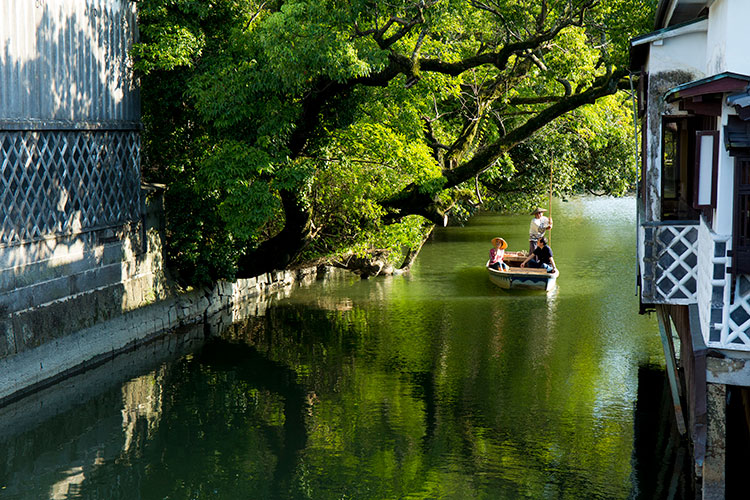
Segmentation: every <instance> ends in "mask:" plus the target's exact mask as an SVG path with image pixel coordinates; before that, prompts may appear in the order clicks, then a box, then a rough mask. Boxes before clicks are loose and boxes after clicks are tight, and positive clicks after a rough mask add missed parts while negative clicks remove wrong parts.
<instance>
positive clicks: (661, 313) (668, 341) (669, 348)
mask: <svg viewBox="0 0 750 500" xmlns="http://www.w3.org/2000/svg"><path fill="white" fill-rule="evenodd" d="M656 317H657V319H658V320H659V321H658V323H659V334H660V335H659V336H660V337H661V346H662V348H663V349H664V360H665V361H666V364H667V378H668V379H669V388H670V392H671V393H672V404H673V406H674V416H675V420H676V422H677V431H678V432H679V433H680V435H681V436H684V435H685V429H686V426H685V416H684V414H683V412H682V402H681V400H682V397H681V396H682V388H681V386H680V381H679V378H678V375H677V360H676V358H675V353H674V345H673V344H672V326H671V324H670V319H669V314H668V313H667V311H665V310H664V306H663V305H657V306H656Z"/></svg>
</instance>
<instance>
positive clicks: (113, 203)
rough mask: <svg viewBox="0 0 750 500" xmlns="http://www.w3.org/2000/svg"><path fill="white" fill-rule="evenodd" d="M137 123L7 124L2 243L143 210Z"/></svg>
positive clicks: (2, 148) (0, 139) (106, 222)
mask: <svg viewBox="0 0 750 500" xmlns="http://www.w3.org/2000/svg"><path fill="white" fill-rule="evenodd" d="M139 155H140V135H139V133H138V131H135V130H83V131H82V130H38V131H28V130H27V131H8V130H0V209H2V215H1V216H0V246H7V245H13V244H18V243H21V242H25V241H33V240H37V239H40V238H44V237H47V236H50V235H59V234H75V233H79V232H82V231H86V230H89V229H95V228H100V227H109V226H115V225H121V224H124V223H125V222H129V221H133V220H137V219H138V218H139V217H140V215H141V213H142V200H141V191H140V171H139V166H140V157H139Z"/></svg>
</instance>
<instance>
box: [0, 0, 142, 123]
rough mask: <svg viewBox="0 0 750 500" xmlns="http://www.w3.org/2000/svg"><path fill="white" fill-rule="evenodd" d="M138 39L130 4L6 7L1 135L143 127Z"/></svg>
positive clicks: (91, 1)
mask: <svg viewBox="0 0 750 500" xmlns="http://www.w3.org/2000/svg"><path fill="white" fill-rule="evenodd" d="M136 37H137V28H136V4H135V2H133V1H131V0H0V129H6V130H8V129H29V128H50V127H54V128H68V127H69V126H70V127H75V128H81V126H82V122H91V123H93V124H99V126H102V125H105V124H106V123H107V122H109V124H110V125H112V126H113V128H120V127H122V126H123V125H125V124H123V123H120V124H119V126H118V124H117V123H114V124H113V123H111V122H123V121H125V122H128V121H129V122H137V121H138V120H139V119H140V103H139V97H138V90H137V88H136V86H135V85H134V84H133V79H132V71H131V69H132V68H131V60H130V59H129V55H128V53H129V49H130V48H131V46H132V43H133V41H134V39H135V38H136ZM29 123H33V126H31V127H30V126H29ZM74 123H75V125H74ZM95 127H96V125H95Z"/></svg>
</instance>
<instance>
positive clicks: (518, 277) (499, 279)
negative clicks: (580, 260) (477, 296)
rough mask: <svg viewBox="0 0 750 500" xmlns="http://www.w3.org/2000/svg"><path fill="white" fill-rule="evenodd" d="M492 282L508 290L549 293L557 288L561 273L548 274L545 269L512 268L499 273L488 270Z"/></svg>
mask: <svg viewBox="0 0 750 500" xmlns="http://www.w3.org/2000/svg"><path fill="white" fill-rule="evenodd" d="M487 272H489V274H490V281H491V282H492V283H494V284H495V285H497V286H499V287H500V288H504V289H506V290H543V291H547V292H549V291H550V290H552V289H554V288H555V286H557V277H558V276H559V275H560V271H558V270H557V269H555V272H554V273H548V272H546V271H545V270H543V269H527V268H514V267H511V268H510V270H509V271H497V270H495V269H491V268H489V267H488V268H487Z"/></svg>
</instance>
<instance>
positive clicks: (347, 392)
mask: <svg viewBox="0 0 750 500" xmlns="http://www.w3.org/2000/svg"><path fill="white" fill-rule="evenodd" d="M634 214H635V201H634V200H633V199H632V198H625V199H610V198H578V199H574V200H571V201H569V202H565V203H562V202H560V203H558V204H556V205H554V206H553V214H552V215H553V218H554V220H555V229H554V231H553V232H552V240H551V246H552V248H553V250H554V252H555V259H556V261H557V264H558V267H559V268H560V270H561V276H560V278H559V280H558V288H557V290H555V291H554V292H551V293H549V294H544V293H541V294H540V293H538V292H537V293H534V292H508V291H504V290H501V289H499V288H497V287H495V286H494V285H492V284H491V283H490V282H489V280H488V278H487V275H486V271H485V270H484V269H483V263H484V261H485V260H486V258H487V253H488V251H489V248H490V240H491V239H492V238H493V237H494V236H502V237H504V238H505V239H506V240H508V242H509V244H510V249H511V250H513V249H523V248H526V246H527V235H528V233H527V231H528V223H529V220H530V219H531V217H530V216H529V215H519V216H499V215H480V216H477V217H474V218H473V219H472V220H471V221H470V223H469V224H468V225H467V226H465V227H449V228H444V229H439V230H437V231H436V233H435V235H434V237H433V238H432V239H431V241H429V242H428V243H427V244H426V245H425V247H424V249H423V251H422V253H421V254H420V256H419V258H418V260H417V262H416V264H415V266H414V268H413V270H412V272H411V273H409V274H408V275H404V276H398V277H388V278H376V279H371V280H359V279H356V278H353V277H350V276H349V277H343V278H332V279H330V280H328V281H326V282H320V283H316V284H314V285H312V286H309V287H302V288H297V289H295V290H293V292H292V293H285V294H282V295H280V296H279V297H278V298H277V299H276V300H275V301H274V303H273V304H272V306H271V307H270V308H269V309H268V310H267V311H266V314H265V315H264V316H263V317H261V318H251V319H247V320H245V321H242V322H241V323H238V324H236V325H234V326H232V327H231V328H229V329H227V331H225V332H224V334H223V335H222V336H221V338H212V339H209V340H207V341H204V340H203V338H202V334H201V332H198V333H196V332H194V331H193V332H192V333H191V332H187V333H185V334H184V335H185V339H183V340H184V342H181V343H180V345H179V347H175V346H174V345H173V344H170V343H167V344H169V345H166V346H164V345H160V344H156V345H152V346H149V347H147V348H145V349H141V350H139V351H137V352H135V353H133V354H130V355H127V356H125V357H122V359H118V360H116V361H115V362H113V363H111V364H109V365H105V366H103V367H101V368H98V369H96V370H93V371H91V372H87V373H85V374H83V375H82V376H78V377H75V378H74V379H70V380H68V381H66V382H65V383H63V384H61V385H60V386H58V387H55V388H51V389H50V390H47V391H45V392H43V393H40V394H38V395H36V396H34V397H32V398H30V399H29V400H26V401H23V402H20V403H18V404H17V405H14V406H12V407H8V408H4V409H2V411H0V498H9V499H41V498H43V499H79V498H80V499H104V498H106V499H128V500H133V499H251V498H278V499H308V498H309V499H397V498H398V499H438V498H440V499H517V498H528V499H580V498H586V499H619V498H622V499H626V498H681V497H683V496H686V492H685V491H684V488H685V483H686V481H685V474H686V473H687V471H686V469H687V468H688V467H687V466H684V464H683V459H684V458H685V454H686V452H685V450H683V448H682V447H681V446H680V445H679V443H678V442H677V441H676V440H675V438H674V430H673V427H672V424H671V422H672V420H671V416H670V414H669V402H668V397H667V394H666V392H665V383H664V375H663V367H662V365H663V354H662V351H661V345H660V342H659V337H658V329H657V325H656V321H655V318H654V317H649V316H639V315H638V299H637V295H636V289H635V250H634V241H635V215H634Z"/></svg>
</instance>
